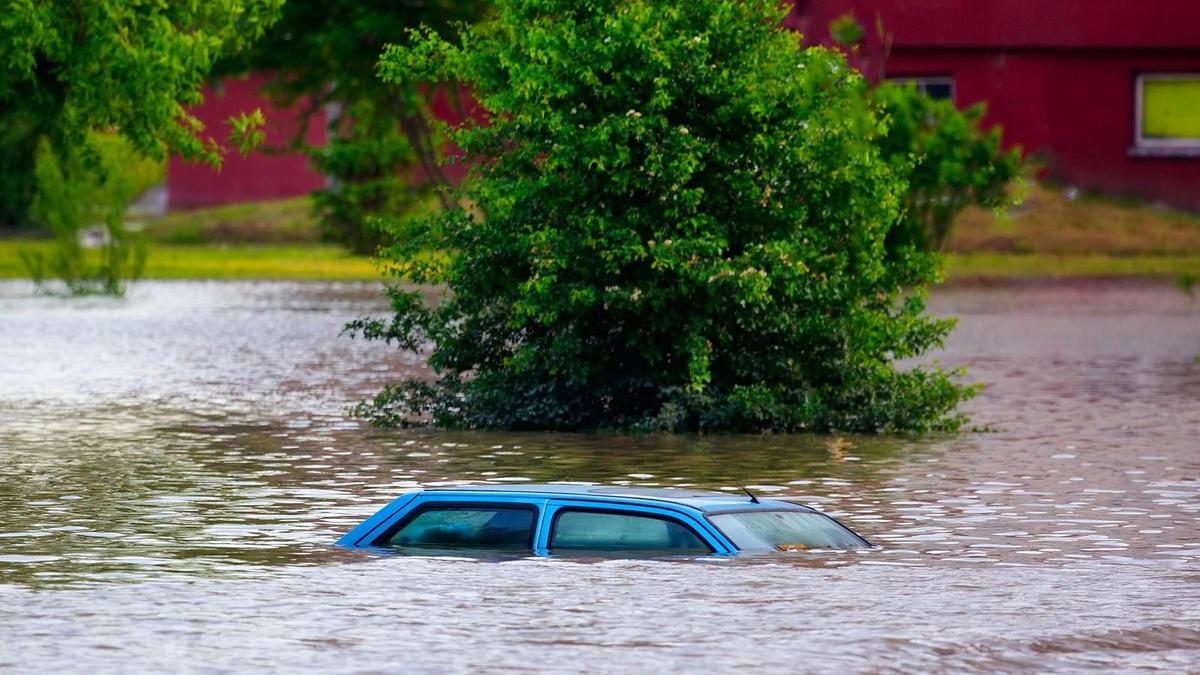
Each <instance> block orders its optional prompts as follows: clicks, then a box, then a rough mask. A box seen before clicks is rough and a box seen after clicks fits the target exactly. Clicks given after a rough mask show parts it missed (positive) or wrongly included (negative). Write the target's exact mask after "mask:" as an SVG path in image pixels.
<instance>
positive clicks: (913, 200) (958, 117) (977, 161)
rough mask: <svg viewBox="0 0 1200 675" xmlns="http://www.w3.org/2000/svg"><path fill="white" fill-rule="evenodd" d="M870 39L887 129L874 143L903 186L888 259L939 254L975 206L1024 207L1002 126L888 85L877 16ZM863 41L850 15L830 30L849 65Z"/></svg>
mask: <svg viewBox="0 0 1200 675" xmlns="http://www.w3.org/2000/svg"><path fill="white" fill-rule="evenodd" d="M875 32H876V35H877V37H878V39H879V42H880V44H881V45H882V46H883V58H882V62H881V63H880V64H879V71H878V73H877V74H876V76H875V77H876V78H877V81H876V82H875V86H874V87H873V88H872V89H871V91H870V94H869V96H870V104H871V105H872V106H873V107H874V108H875V110H876V112H877V113H878V114H879V116H880V117H882V118H883V119H884V120H885V124H886V127H887V129H886V132H885V133H883V134H881V135H880V136H879V137H878V138H877V139H876V144H877V145H878V146H879V149H880V150H881V152H882V155H883V158H884V159H885V160H886V161H887V162H888V164H890V165H891V167H892V170H893V171H894V172H895V173H896V175H898V176H900V177H902V178H903V179H904V180H906V181H907V183H908V190H907V193H906V195H905V198H904V213H903V215H902V217H901V218H900V219H899V220H897V221H896V223H895V225H894V226H893V227H892V229H891V230H890V231H889V232H888V236H887V249H888V253H889V255H891V256H893V257H896V256H901V255H903V254H904V253H903V251H904V250H905V249H906V248H914V247H915V248H916V249H917V250H919V251H940V250H942V249H943V248H944V247H945V245H946V242H947V240H948V239H949V238H950V233H951V230H952V228H953V226H954V220H955V218H956V217H957V216H958V214H960V213H962V211H963V209H965V208H967V207H968V206H971V205H972V204H975V205H978V206H982V207H985V208H989V209H992V210H994V211H997V212H998V211H1000V210H1001V209H1003V208H1004V207H1006V206H1009V205H1015V204H1017V203H1019V202H1020V201H1021V199H1022V198H1023V188H1024V183H1023V181H1022V178H1021V174H1022V171H1023V169H1024V163H1023V162H1022V159H1021V149H1020V148H1010V149H1007V150H1006V149H1005V148H1004V145H1003V143H1002V142H1001V129H1000V127H998V126H993V127H989V128H985V127H984V126H983V117H984V113H985V112H986V107H985V106H984V105H983V104H982V103H980V104H976V105H973V106H970V107H968V108H965V109H962V110H960V109H959V108H958V107H957V106H956V105H955V104H954V101H953V100H950V99H937V98H933V97H931V96H928V95H927V94H925V93H924V92H922V91H920V90H919V89H918V88H917V87H916V86H915V85H914V84H912V83H909V82H904V81H903V80H899V81H892V80H888V79H887V55H888V52H889V51H890V49H891V43H892V37H891V35H890V34H888V33H887V32H886V31H885V30H884V26H883V20H882V18H881V17H880V16H879V15H878V14H877V15H876V17H875ZM865 36H866V30H865V29H864V28H863V26H862V24H860V23H859V22H858V20H857V19H856V18H855V17H854V15H853V14H843V15H841V16H839V17H837V18H836V19H834V20H833V21H831V22H830V24H829V39H830V40H831V41H832V42H833V43H834V44H835V45H837V46H838V47H840V48H841V49H842V50H844V51H845V52H846V53H847V54H848V55H850V57H851V58H854V57H856V56H857V55H858V54H859V46H860V44H861V43H862V40H863V38H864V37H865Z"/></svg>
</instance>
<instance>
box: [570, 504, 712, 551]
mask: <svg viewBox="0 0 1200 675" xmlns="http://www.w3.org/2000/svg"><path fill="white" fill-rule="evenodd" d="M550 549H551V550H552V551H645V552H668V553H711V552H712V549H711V548H710V547H709V546H708V545H707V544H705V543H704V540H702V539H701V538H700V537H699V535H697V534H696V533H695V532H693V531H692V530H691V529H690V528H688V527H687V526H686V525H684V524H683V523H680V522H677V521H675V520H671V519H669V518H666V517H655V516H642V515H635V514H626V513H612V512H605V511H584V510H574V509H564V510H562V511H559V512H558V516H557V517H555V519H554V529H553V531H552V532H551V534H550Z"/></svg>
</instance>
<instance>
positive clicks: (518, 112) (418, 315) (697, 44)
mask: <svg viewBox="0 0 1200 675" xmlns="http://www.w3.org/2000/svg"><path fill="white" fill-rule="evenodd" d="M497 10H498V11H497V15H496V17H495V18H494V19H493V20H491V21H489V22H486V23H484V24H481V25H478V26H476V27H474V28H471V29H469V30H467V31H466V32H465V33H464V34H463V35H462V36H461V39H460V41H459V42H458V43H456V44H455V43H451V42H449V41H447V40H445V39H443V38H442V37H440V36H439V35H437V34H436V33H434V32H432V31H424V32H421V33H419V34H417V35H415V36H414V37H413V39H412V40H411V41H410V43H409V44H407V45H405V46H393V47H389V48H388V50H387V51H386V52H385V55H384V58H383V60H382V65H381V70H382V73H383V75H384V77H385V79H387V80H388V81H390V82H393V83H396V84H397V85H400V86H411V85H412V83H414V82H434V81H436V82H453V83H465V84H466V85H468V86H469V87H470V88H471V90H472V91H473V93H474V95H475V97H476V98H477V100H478V101H479V103H480V104H481V105H482V106H483V108H484V109H485V110H487V111H488V113H489V115H488V118H487V120H486V121H485V123H481V124H476V123H473V122H467V123H465V124H463V125H460V126H458V127H457V128H454V129H452V130H450V137H451V138H452V140H453V141H454V142H455V143H456V144H457V145H458V146H459V147H461V148H463V149H464V151H465V153H466V155H467V157H469V158H472V159H474V160H475V164H474V169H473V173H472V174H471V176H470V178H469V179H468V180H467V181H466V182H465V183H464V184H463V192H464V195H465V197H466V198H467V200H468V203H470V204H471V208H469V209H457V210H452V211H448V212H446V213H445V214H443V215H441V216H439V217H435V218H431V219H425V220H412V221H406V222H402V223H398V224H396V225H395V227H394V234H395V235H396V239H397V242H398V243H397V244H395V245H393V246H391V247H390V248H389V249H387V251H386V252H385V255H384V260H385V261H386V262H387V263H389V264H390V266H391V269H392V271H393V272H394V273H395V274H396V275H398V276H399V277H401V278H409V279H413V280H416V281H418V282H433V283H441V284H445V289H446V293H445V296H444V297H442V298H440V299H438V301H436V302H430V301H427V300H426V299H425V298H424V296H422V295H421V294H420V293H419V292H417V291H411V290H406V289H405V288H403V287H399V286H397V287H396V288H393V289H392V291H391V294H392V302H393V308H394V310H395V316H394V317H392V318H391V319H390V320H378V319H374V320H373V319H364V320H361V321H357V322H355V323H353V324H351V326H350V328H351V329H352V330H354V331H358V332H360V333H361V334H363V335H365V336H366V337H367V338H372V339H382V340H387V341H389V342H393V343H395V344H398V346H400V347H401V348H403V349H408V350H422V349H428V350H429V352H430V353H429V363H430V365H431V366H432V368H433V369H434V371H435V372H436V374H437V378H436V380H435V381H433V382H432V383H429V382H424V381H409V382H405V383H401V384H399V385H397V386H394V387H390V388H388V389H387V390H385V391H384V392H382V393H381V394H380V395H379V396H378V397H377V398H376V399H375V400H374V401H372V402H369V403H366V404H364V405H363V406H362V412H364V413H366V414H368V415H370V416H372V418H373V419H374V420H375V421H377V422H380V423H384V424H404V423H419V422H423V421H426V420H429V421H432V422H433V423H435V424H438V425H441V426H451V427H491V428H508V429H616V428H623V429H635V430H671V431H680V430H733V431H761V430H775V431H791V430H801V429H810V430H825V429H833V428H837V429H845V430H863V431H876V430H901V429H928V428H946V427H954V426H956V425H957V424H958V423H959V422H960V418H959V417H957V416H956V415H955V414H954V412H953V411H954V409H955V406H956V404H957V403H958V402H959V401H960V400H962V399H963V398H965V397H967V396H969V395H970V394H971V393H972V392H973V391H974V390H973V389H970V388H967V387H963V386H960V385H958V384H956V383H955V382H954V381H953V379H952V377H951V375H950V374H948V373H946V372H943V371H941V370H939V369H938V368H936V367H914V368H910V369H908V370H899V369H897V368H896V367H895V365H894V360H895V359H899V358H907V357H914V356H918V355H920V354H923V353H924V352H926V351H927V350H928V349H929V348H930V347H932V346H934V345H937V344H939V343H940V341H941V340H942V338H943V337H944V336H945V335H946V334H947V332H948V331H949V330H950V328H951V322H950V321H946V320H934V319H930V318H927V317H925V316H924V315H923V306H924V304H923V298H924V290H923V289H922V288H921V287H920V286H917V287H915V288H913V289H911V290H910V292H908V293H905V294H902V292H901V288H902V286H904V285H905V284H909V283H912V282H916V281H920V280H923V279H927V278H932V277H934V276H936V270H937V268H938V264H939V260H938V258H937V257H936V256H935V255H931V254H927V253H924V252H920V251H916V250H913V249H906V250H905V251H904V253H903V255H899V256H896V257H891V258H889V257H887V256H885V253H884V238H885V236H886V234H887V232H888V230H889V229H890V228H891V227H892V225H893V224H894V223H895V222H896V220H897V218H898V217H899V216H900V213H901V209H902V200H903V196H904V191H905V185H904V181H903V180H902V179H901V178H899V177H898V176H897V175H896V174H895V172H894V171H893V170H892V168H891V166H889V164H888V163H887V162H885V161H884V160H883V159H881V157H880V153H879V150H878V148H877V146H876V142H877V141H878V139H879V137H880V136H881V135H882V134H884V133H886V128H885V127H884V125H883V124H882V122H881V120H880V119H879V118H878V117H876V115H875V114H874V112H873V109H872V106H870V105H869V104H868V96H869V92H868V89H867V83H866V82H865V81H864V80H863V78H862V77H861V76H860V75H859V74H858V73H856V72H855V71H853V70H852V69H849V68H848V67H847V66H846V63H845V61H844V60H843V58H842V57H841V56H840V55H839V54H838V53H836V52H832V51H829V50H825V49H821V48H810V49H801V47H800V44H799V37H798V36H797V35H795V34H794V33H791V32H789V31H787V30H784V29H782V28H780V27H779V20H780V19H781V10H780V9H779V8H778V6H777V3H776V2H774V0H653V1H651V0H620V1H618V0H607V1H605V0H596V1H595V2H590V3H578V2H573V1H570V0H501V1H500V2H498V3H497ZM431 250H436V251H442V252H444V255H430V254H429V253H428V252H429V251H431Z"/></svg>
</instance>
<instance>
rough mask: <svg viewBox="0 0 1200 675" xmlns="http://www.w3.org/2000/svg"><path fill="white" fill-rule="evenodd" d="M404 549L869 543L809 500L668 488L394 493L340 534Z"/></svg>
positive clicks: (643, 549)
mask: <svg viewBox="0 0 1200 675" xmlns="http://www.w3.org/2000/svg"><path fill="white" fill-rule="evenodd" d="M337 543H338V545H340V546H347V547H351V548H381V549H390V550H393V551H400V552H409V553H434V552H446V551H459V552H464V553H465V552H472V551H476V552H483V551H504V552H513V553H526V554H530V553H531V554H535V555H591V554H600V555H612V554H614V553H615V554H624V555H709V554H715V555H736V554H739V553H753V552H769V551H802V550H809V549H852V548H867V547H869V546H871V544H870V543H869V542H867V540H866V539H864V538H862V537H861V536H859V535H858V534H856V533H855V532H853V531H851V530H850V529H849V528H847V527H846V526H844V525H842V524H841V523H839V522H837V521H836V520H834V519H833V518H830V517H829V516H827V515H825V514H823V513H821V512H819V511H817V510H815V509H811V508H809V507H807V506H801V505H799V504H792V503H790V502H784V501H778V500H772V499H758V498H756V497H753V496H748V495H737V494H723V493H719V492H701V491H694V490H685V489H674V488H636V487H613V486H591V485H521V486H510V485H480V486H467V487H455V488H430V489H425V490H421V491H419V492H412V493H408V494H405V495H402V496H400V497H399V498H398V499H396V500H395V501H393V502H392V503H390V504H388V505H387V506H385V507H383V508H382V509H380V510H379V512H378V513H376V514H375V515H373V516H371V517H370V518H368V519H367V520H366V521H364V522H363V523H362V524H361V525H359V526H358V527H356V528H354V529H353V530H351V531H350V532H349V533H347V534H346V536H344V537H342V538H341V539H340V540H338V542H337Z"/></svg>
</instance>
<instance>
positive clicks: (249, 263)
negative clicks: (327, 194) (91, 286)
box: [0, 240, 380, 281]
mask: <svg viewBox="0 0 1200 675" xmlns="http://www.w3.org/2000/svg"><path fill="white" fill-rule="evenodd" d="M49 246H50V245H49V244H48V243H47V242H44V241H28V240H9V241H0V278H5V279H19V278H24V277H26V276H28V275H27V273H26V271H25V268H24V267H23V266H22V265H21V261H20V259H19V257H18V255H17V251H18V250H19V249H29V250H36V249H38V248H42V249H43V250H49ZM143 277H144V278H146V279H305V280H329V281H336V280H378V279H380V275H379V272H378V271H377V270H376V269H375V265H374V263H373V262H372V260H371V259H370V258H367V257H362V256H352V255H349V254H347V253H346V252H345V250H344V249H342V248H340V247H338V246H328V245H323V244H311V245H295V244H255V245H250V244H247V245H238V246H228V245H214V244H209V245H199V246H184V245H175V244H159V243H155V244H151V246H150V250H149V257H148V258H147V261H146V269H145V273H144V274H143Z"/></svg>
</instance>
